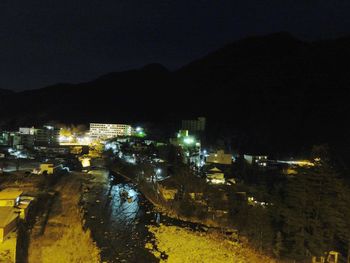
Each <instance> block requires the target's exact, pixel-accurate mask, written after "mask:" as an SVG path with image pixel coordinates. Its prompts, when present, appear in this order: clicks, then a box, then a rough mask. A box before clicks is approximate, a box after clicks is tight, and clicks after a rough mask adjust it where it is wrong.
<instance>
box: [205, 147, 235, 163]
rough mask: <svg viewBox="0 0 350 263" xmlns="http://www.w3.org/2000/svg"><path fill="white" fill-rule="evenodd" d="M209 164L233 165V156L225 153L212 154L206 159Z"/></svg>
mask: <svg viewBox="0 0 350 263" xmlns="http://www.w3.org/2000/svg"><path fill="white" fill-rule="evenodd" d="M206 162H207V163H217V164H228V165H229V164H232V154H225V152H224V151H222V150H221V151H217V152H216V153H211V154H209V155H208V156H207V158H206Z"/></svg>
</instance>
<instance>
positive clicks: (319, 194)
mask: <svg viewBox="0 0 350 263" xmlns="http://www.w3.org/2000/svg"><path fill="white" fill-rule="evenodd" d="M320 150H322V151H320ZM320 153H322V156H321V155H319V154H320ZM320 156H321V157H320ZM317 160H318V161H317V163H316V165H315V166H314V167H311V168H301V169H299V170H298V174H297V175H296V176H295V177H294V178H292V179H290V180H289V182H288V183H287V187H286V194H285V198H284V205H283V207H282V209H281V211H282V214H281V218H282V221H283V222H282V225H283V228H282V231H283V236H285V240H284V243H285V245H284V246H285V247H286V248H287V251H286V252H287V254H288V255H289V256H291V257H293V258H295V259H303V258H306V257H308V256H311V255H315V256H321V255H323V254H324V252H327V251H330V250H336V251H339V252H341V253H343V254H346V250H347V247H348V240H349V238H350V224H349V220H348V218H349V216H350V209H349V207H348V205H347V204H348V202H349V200H350V199H349V189H348V186H347V185H346V184H345V183H344V182H343V180H342V179H341V178H340V176H339V175H338V173H337V172H336V170H335V169H334V167H332V165H331V161H330V160H331V159H330V158H329V157H328V156H327V154H326V150H325V148H318V157H317Z"/></svg>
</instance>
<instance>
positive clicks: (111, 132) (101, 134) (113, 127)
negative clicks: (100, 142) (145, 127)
mask: <svg viewBox="0 0 350 263" xmlns="http://www.w3.org/2000/svg"><path fill="white" fill-rule="evenodd" d="M131 135H132V127H131V126H130V125H127V124H107V123H90V137H91V138H92V139H111V138H115V137H119V136H131Z"/></svg>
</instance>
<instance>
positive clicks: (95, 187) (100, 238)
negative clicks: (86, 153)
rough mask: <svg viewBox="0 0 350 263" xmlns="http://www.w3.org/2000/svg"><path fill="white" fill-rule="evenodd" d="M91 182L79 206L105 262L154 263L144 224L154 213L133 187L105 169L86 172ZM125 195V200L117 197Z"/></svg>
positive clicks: (149, 220) (154, 217) (149, 238)
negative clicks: (123, 193)
mask: <svg viewBox="0 0 350 263" xmlns="http://www.w3.org/2000/svg"><path fill="white" fill-rule="evenodd" d="M89 173H90V175H91V176H92V178H93V179H92V180H91V181H90V183H89V184H86V185H85V186H84V187H83V190H84V194H83V196H82V199H81V203H82V205H83V207H84V210H85V219H86V227H88V228H89V229H90V230H91V232H92V236H93V238H94V240H95V241H96V243H97V245H98V246H99V248H100V249H101V257H102V260H103V261H107V262H140V263H142V262H147V263H148V262H150V263H152V262H158V261H159V260H158V259H156V258H155V257H154V256H153V255H152V254H151V253H150V252H149V251H148V250H147V249H145V247H144V246H145V244H146V243H147V242H148V241H150V240H151V238H152V236H151V235H150V233H149V232H148V229H147V225H149V224H153V223H154V221H155V220H156V218H157V214H156V213H155V212H154V211H153V207H152V205H151V204H150V203H149V202H148V201H147V200H146V199H145V198H144V197H143V195H142V194H140V193H139V191H138V190H137V188H136V186H135V185H134V184H132V183H131V182H127V181H125V180H124V179H123V178H121V177H115V176H111V174H110V173H109V171H107V170H93V171H90V172H89ZM121 191H126V192H128V195H129V197H131V198H130V199H129V200H126V199H124V198H122V197H121V195H120V193H121Z"/></svg>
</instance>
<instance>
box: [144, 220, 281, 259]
mask: <svg viewBox="0 0 350 263" xmlns="http://www.w3.org/2000/svg"><path fill="white" fill-rule="evenodd" d="M149 230H150V232H152V233H153V234H154V236H155V240H154V242H153V243H148V244H146V248H148V249H149V250H150V251H151V252H152V253H153V254H154V255H155V256H156V257H157V258H158V259H159V260H160V262H166V263H187V262H188V263H192V262H202V263H221V262H236V263H251V262H259V263H277V261H276V260H274V259H272V258H270V257H267V256H264V255H262V254H259V253H257V252H256V251H254V250H252V249H251V248H249V247H247V246H244V245H242V244H241V243H238V242H232V241H229V240H226V239H224V238H222V237H221V236H220V235H216V234H208V233H202V232H196V231H191V230H189V229H187V228H180V227H176V226H166V225H163V224H160V225H159V226H149Z"/></svg>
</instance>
